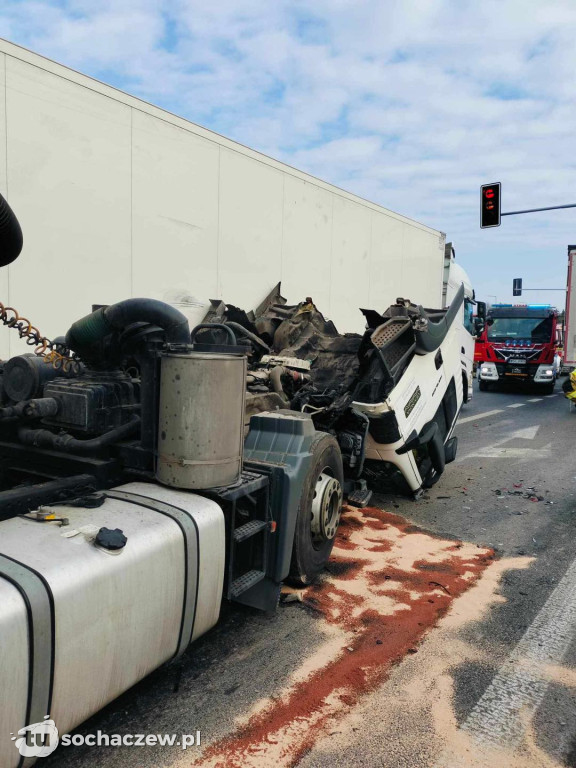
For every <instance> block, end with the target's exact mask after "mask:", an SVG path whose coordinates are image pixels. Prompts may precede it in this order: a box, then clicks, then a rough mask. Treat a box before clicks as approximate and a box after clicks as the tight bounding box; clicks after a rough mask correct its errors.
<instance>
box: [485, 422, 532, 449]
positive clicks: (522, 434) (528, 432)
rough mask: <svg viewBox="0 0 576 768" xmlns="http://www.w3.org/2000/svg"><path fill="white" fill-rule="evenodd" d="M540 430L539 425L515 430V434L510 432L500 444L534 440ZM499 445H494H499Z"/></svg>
mask: <svg viewBox="0 0 576 768" xmlns="http://www.w3.org/2000/svg"><path fill="white" fill-rule="evenodd" d="M539 429H540V424H535V425H534V426H533V427H525V428H524V429H517V430H516V432H512V434H510V435H509V436H508V437H507V438H506V439H505V440H502V441H501V442H502V443H507V442H508V440H534V438H535V437H536V435H537V434H538V430H539ZM499 444H500V443H495V445H499Z"/></svg>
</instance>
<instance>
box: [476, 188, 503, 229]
mask: <svg viewBox="0 0 576 768" xmlns="http://www.w3.org/2000/svg"><path fill="white" fill-rule="evenodd" d="M500 188H501V184H500V182H499V181H498V182H496V183H495V184H483V185H482V187H481V188H480V190H481V191H480V227H481V229H487V228H488V227H499V226H500Z"/></svg>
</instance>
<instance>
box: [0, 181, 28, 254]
mask: <svg viewBox="0 0 576 768" xmlns="http://www.w3.org/2000/svg"><path fill="white" fill-rule="evenodd" d="M23 242H24V239H23V237H22V230H21V229H20V224H19V223H18V219H17V218H16V214H15V213H14V211H13V210H12V208H10V206H9V205H8V203H7V202H6V200H5V199H4V198H3V197H2V195H0V267H5V266H7V265H8V264H11V263H12V262H13V261H14V259H16V258H17V257H18V256H19V255H20V251H21V250H22V245H23Z"/></svg>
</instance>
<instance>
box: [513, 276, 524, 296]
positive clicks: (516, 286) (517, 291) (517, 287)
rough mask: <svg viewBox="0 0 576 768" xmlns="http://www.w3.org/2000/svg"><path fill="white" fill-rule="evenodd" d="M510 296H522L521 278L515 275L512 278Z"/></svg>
mask: <svg viewBox="0 0 576 768" xmlns="http://www.w3.org/2000/svg"><path fill="white" fill-rule="evenodd" d="M512 296H522V278H521V277H515V278H514V280H512Z"/></svg>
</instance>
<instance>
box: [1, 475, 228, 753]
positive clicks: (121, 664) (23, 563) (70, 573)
mask: <svg viewBox="0 0 576 768" xmlns="http://www.w3.org/2000/svg"><path fill="white" fill-rule="evenodd" d="M102 493H103V494H104V495H105V501H104V503H103V505H102V506H100V507H98V508H96V509H87V508H83V507H76V506H64V505H59V506H57V507H55V508H54V511H55V513H56V514H57V516H58V517H67V518H69V525H67V526H62V527H59V526H58V524H57V523H56V522H44V523H39V522H34V521H32V520H26V519H22V518H13V519H11V520H6V521H4V522H1V523H0V658H1V664H0V766H2V768H17V767H18V766H19V765H20V754H19V752H18V749H16V748H15V745H14V741H12V740H11V738H10V734H14V735H17V733H18V730H19V729H21V728H23V727H25V726H27V725H30V724H32V723H39V722H42V720H43V718H44V716H45V715H50V717H51V718H52V720H54V722H55V724H56V727H57V728H58V730H59V732H60V734H62V733H67V732H69V731H70V730H71V729H73V728H74V727H76V726H77V725H78V724H79V723H81V722H82V721H84V720H86V718H88V717H90V716H91V715H93V714H94V713H95V712H97V711H98V710H99V709H101V708H102V707H103V706H105V705H106V704H107V703H108V702H110V701H112V700H113V699H114V698H116V697H117V696H119V695H120V694H121V693H123V692H124V691H126V690H127V689H128V688H130V687H131V686H132V685H134V684H135V683H136V682H138V681H139V680H141V679H142V678H143V677H145V676H146V675H147V674H149V673H150V672H151V671H152V670H154V669H156V668H157V667H158V666H160V665H161V664H163V663H164V662H167V661H169V660H170V659H173V658H175V657H176V656H178V655H179V654H180V653H182V652H183V651H184V650H185V649H186V647H187V646H188V644H189V643H190V641H191V640H194V639H195V638H197V637H198V636H199V635H201V634H203V633H204V632H206V631H207V630H208V629H210V627H212V626H213V625H214V624H215V623H216V621H217V620H218V616H219V612H220V602H221V598H222V585H223V575H224V556H225V541H224V516H223V513H222V510H221V508H220V507H219V506H218V505H217V504H216V503H215V502H214V501H212V500H210V499H206V498H204V497H201V496H197V495H195V494H193V493H190V492H188V491H178V490H173V489H171V488H163V487H161V486H158V485H153V484H147V483H130V484H128V485H124V486H120V487H118V488H115V489H111V490H109V491H103V492H102ZM102 527H105V528H108V529H111V530H114V529H116V528H119V529H121V530H122V531H123V533H124V536H126V538H127V541H126V544H125V546H124V547H123V548H121V549H119V550H109V549H106V548H102V547H100V546H98V545H97V543H96V534H97V533H98V531H99V530H100V529H101V528H102ZM33 762H34V760H33V759H30V758H28V759H27V760H26V761H25V762H24V763H23V764H24V765H25V766H27V765H31V764H32V763H33Z"/></svg>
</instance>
